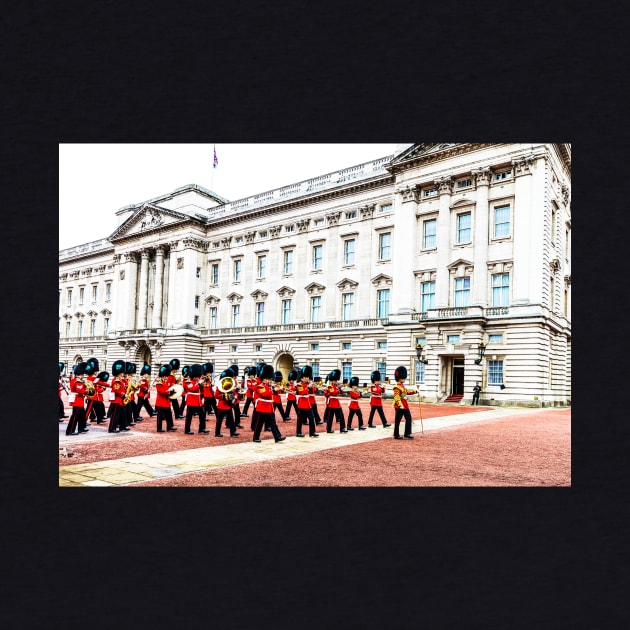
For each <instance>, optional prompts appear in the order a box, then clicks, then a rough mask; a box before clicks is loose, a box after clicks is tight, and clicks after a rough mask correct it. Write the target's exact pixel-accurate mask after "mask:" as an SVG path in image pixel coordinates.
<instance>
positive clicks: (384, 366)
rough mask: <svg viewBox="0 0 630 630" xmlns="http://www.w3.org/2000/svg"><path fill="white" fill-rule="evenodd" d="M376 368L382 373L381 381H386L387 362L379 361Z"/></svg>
mask: <svg viewBox="0 0 630 630" xmlns="http://www.w3.org/2000/svg"><path fill="white" fill-rule="evenodd" d="M376 369H377V370H378V371H379V372H380V373H381V381H384V380H385V379H386V378H387V363H385V362H383V363H380V362H377V364H376Z"/></svg>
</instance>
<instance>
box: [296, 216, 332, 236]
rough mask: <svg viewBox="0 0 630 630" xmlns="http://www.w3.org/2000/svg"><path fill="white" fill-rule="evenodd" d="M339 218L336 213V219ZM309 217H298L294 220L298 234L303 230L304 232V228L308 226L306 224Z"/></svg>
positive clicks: (308, 221)
mask: <svg viewBox="0 0 630 630" xmlns="http://www.w3.org/2000/svg"><path fill="white" fill-rule="evenodd" d="M338 218H339V215H337V219H338ZM310 221H311V220H310V219H300V220H299V221H297V222H296V225H297V229H298V234H302V233H303V232H306V228H307V227H308V224H309V223H310Z"/></svg>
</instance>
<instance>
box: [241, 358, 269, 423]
mask: <svg viewBox="0 0 630 630" xmlns="http://www.w3.org/2000/svg"><path fill="white" fill-rule="evenodd" d="M264 365H265V363H258V364H257V365H256V367H255V368H250V373H249V378H248V379H247V391H248V392H249V390H250V388H251V392H252V402H254V401H255V399H256V391H257V389H258V386H259V385H260V384H261V383H262V378H261V377H260V375H261V374H262V369H263V366H264ZM245 405H247V403H245ZM249 426H250V428H251V430H252V431H255V430H256V405H254V409H253V411H252V420H251V422H250V425H249Z"/></svg>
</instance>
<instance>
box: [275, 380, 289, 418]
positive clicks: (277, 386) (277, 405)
mask: <svg viewBox="0 0 630 630" xmlns="http://www.w3.org/2000/svg"><path fill="white" fill-rule="evenodd" d="M273 380H274V382H275V385H273V408H274V409H275V410H276V411H279V412H280V417H281V418H282V422H288V420H287V417H286V415H285V411H284V409H283V408H282V398H281V395H282V392H283V391H284V389H283V387H282V385H281V383H282V381H283V380H284V377H283V376H282V372H274V373H273Z"/></svg>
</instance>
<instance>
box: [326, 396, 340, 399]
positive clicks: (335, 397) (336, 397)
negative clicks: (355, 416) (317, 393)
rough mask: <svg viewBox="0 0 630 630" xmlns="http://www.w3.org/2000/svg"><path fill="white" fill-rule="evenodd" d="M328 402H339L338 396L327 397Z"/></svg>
mask: <svg viewBox="0 0 630 630" xmlns="http://www.w3.org/2000/svg"><path fill="white" fill-rule="evenodd" d="M328 400H339V396H328Z"/></svg>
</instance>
